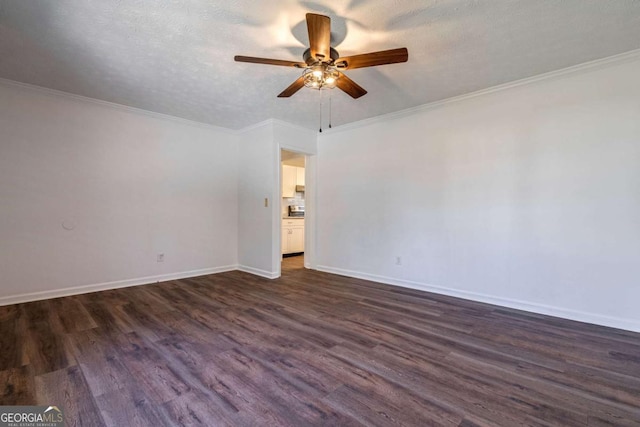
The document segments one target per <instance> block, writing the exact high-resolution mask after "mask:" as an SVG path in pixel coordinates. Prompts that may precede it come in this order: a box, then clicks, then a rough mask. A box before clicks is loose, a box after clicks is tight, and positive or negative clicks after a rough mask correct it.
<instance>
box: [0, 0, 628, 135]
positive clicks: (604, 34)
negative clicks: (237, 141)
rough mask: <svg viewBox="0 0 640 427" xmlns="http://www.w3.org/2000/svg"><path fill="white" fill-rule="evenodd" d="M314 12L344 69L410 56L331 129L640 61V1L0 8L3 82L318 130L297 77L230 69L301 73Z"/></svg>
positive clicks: (288, 1) (206, 0)
mask: <svg viewBox="0 0 640 427" xmlns="http://www.w3.org/2000/svg"><path fill="white" fill-rule="evenodd" d="M307 12H317V13H322V14H327V15H329V16H330V17H331V19H332V32H333V36H332V37H333V39H334V42H333V46H334V47H335V48H337V50H338V51H339V52H340V54H341V55H343V56H347V55H352V54H358V53H366V52H371V51H377V50H385V49H391V48H397V47H403V46H406V47H407V48H408V49H409V61H408V62H407V63H404V64H394V65H386V66H381V67H376V68H365V69H357V70H352V71H349V72H347V74H348V75H349V77H351V78H352V79H354V80H355V81H356V82H358V83H359V84H360V85H361V86H363V87H364V88H365V89H367V90H368V92H369V93H368V94H367V95H365V96H364V97H362V98H360V99H358V100H353V99H351V98H350V97H348V96H347V95H346V94H344V93H342V92H340V91H339V90H338V89H335V90H333V91H331V96H332V107H333V108H332V109H333V125H334V127H335V126H339V125H341V124H345V123H349V122H353V121H357V120H361V119H364V118H368V117H372V116H377V115H381V114H384V113H389V112H392V111H397V110H402V109H405V108H409V107H413V106H416V105H420V104H425V103H429V102H433V101H437V100H441V99H445V98H449V97H452V96H456V95H461V94H464V93H469V92H473V91H477V90H480V89H484V88H487V87H491V86H495V85H498V84H501V83H506V82H509V81H514V80H518V79H521V78H525V77H529V76H533V75H536V74H541V73H544V72H548V71H552V70H557V69H561V68H565V67H567V66H571V65H575V64H579V63H583V62H586V61H590V60H594V59H598V58H603V57H607V56H611V55H614V54H618V53H622V52H626V51H629V50H634V49H638V48H640V1H639V0H406V1H398V0H395V1H372V0H350V1H333V0H318V1H317V2H306V1H293V0H263V1H259V2H258V1H250V0H234V1H231V0H227V1H212V0H190V1H189V0H155V1H152V0H118V1H116V0H109V1H104V0H55V1H46V0H22V1H17V0H0V78H5V79H11V80H16V81H20V82H25V83H30V84H34V85H38V86H44V87H47V88H52V89H57V90H61V91H65V92H70V93H74V94H79V95H83V96H87V97H91V98H97V99H101V100H105V101H110V102H115V103H118V104H124V105H128V106H133V107H138V108H142V109H146V110H150V111H155V112H159V113H164V114H169V115H173V116H177V117H182V118H186V119H190V120H195V121H199V122H204V123H210V124H214V125H218V126H223V127H226V128H232V129H240V128H243V127H245V126H248V125H251V124H254V123H257V122H260V121H263V120H266V119H269V118H276V119H280V120H285V121H288V122H291V123H295V124H298V125H302V126H305V127H308V128H312V129H315V128H317V127H318V112H319V92H318V91H314V90H310V89H303V90H301V91H300V92H298V93H297V94H296V95H294V96H293V97H292V98H288V99H287V98H284V99H279V98H276V95H277V94H278V93H280V92H281V91H282V90H283V89H284V88H285V87H287V86H288V85H289V84H290V83H291V82H293V81H294V80H295V79H296V78H297V77H298V76H299V73H300V70H298V69H295V68H285V67H275V66H267V65H256V64H243V63H236V62H234V61H233V56H234V55H237V54H240V55H248V56H260V57H269V58H277V59H287V60H300V59H301V55H302V52H303V51H304V49H305V45H307V44H308V41H307V35H306V26H305V24H304V16H305V13H307ZM326 95H327V94H326V93H325V96H326ZM325 101H326V98H325ZM325 108H326V102H325ZM326 115H327V114H326V111H325V126H326Z"/></svg>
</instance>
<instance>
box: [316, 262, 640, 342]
mask: <svg viewBox="0 0 640 427" xmlns="http://www.w3.org/2000/svg"><path fill="white" fill-rule="evenodd" d="M317 269H318V270H319V271H324V272H326V273H333V274H338V275H340V276H347V277H354V278H356V279H364V280H370V281H372V282H378V283H384V284H387V285H393V286H401V287H403V288H411V289H417V290H420V291H426V292H433V293H435V294H441V295H448V296H452V297H457V298H463V299H466V300H471V301H477V302H483V303H487V304H493V305H499V306H502V307H509V308H515V309H517V310H523V311H529V312H532V313H537V314H545V315H548V316H554V317H561V318H563V319H569V320H576V321H578V322H585V323H591V324H594V325H601V326H608V327H612V328H618V329H624V330H627V331H632V332H640V321H637V320H634V319H625V318H621V317H611V316H604V315H601V314H594V313H587V312H584V311H577V310H572V309H568V308H562V307H555V306H550V305H544V304H539V303H533V302H527V301H520V300H514V299H510V298H503V297H498V296H494V295H486V294H480V293H476V292H469V291H464V290H460V289H451V288H444V287H440V286H434V285H429V284H426V283H419V282H412V281H409V280H402V279H396V278H392V277H386V276H378V275H375V274H369V273H362V272H360V271H352V270H345V269H342V268H335V267H329V266H326V265H318V266H317Z"/></svg>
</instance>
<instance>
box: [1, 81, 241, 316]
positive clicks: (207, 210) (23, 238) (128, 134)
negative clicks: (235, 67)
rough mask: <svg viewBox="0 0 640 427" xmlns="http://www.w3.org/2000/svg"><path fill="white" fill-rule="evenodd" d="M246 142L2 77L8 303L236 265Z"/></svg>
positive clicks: (3, 277) (4, 288) (3, 290)
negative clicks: (240, 157)
mask: <svg viewBox="0 0 640 427" xmlns="http://www.w3.org/2000/svg"><path fill="white" fill-rule="evenodd" d="M237 154H238V153H237V136H236V135H234V134H231V133H229V132H227V131H223V130H221V129H218V128H214V127H210V126H204V125H203V126H201V125H197V124H191V123H189V122H186V121H181V120H178V119H171V118H168V117H162V116H160V115H151V114H145V113H143V112H140V111H136V110H133V109H125V108H116V107H114V106H110V105H107V104H104V103H98V102H92V101H88V100H83V99H79V98H75V97H72V96H66V95H59V94H54V93H51V92H45V91H41V90H35V89H33V88H27V87H24V86H20V85H11V84H7V83H2V84H0V278H1V279H0V303H9V302H14V301H18V300H24V299H34V298H37V297H43V298H44V297H48V296H52V295H58V294H63V293H77V292H79V291H80V290H81V289H80V288H79V287H82V286H87V285H96V284H105V282H109V283H106V284H105V285H104V286H102V287H114V286H120V285H126V284H135V283H142V282H149V281H153V280H155V279H158V280H161V279H165V278H169V277H180V276H185V275H194V274H204V273H206V272H211V271H218V270H221V269H229V268H234V267H235V265H236V264H237ZM63 222H65V224H66V225H67V226H68V227H74V229H73V230H65V229H64V228H63V226H62V224H63ZM158 253H164V254H165V261H164V263H158V262H156V255H157V254H158ZM111 282H115V283H111ZM99 287H100V286H98V288H99ZM64 288H75V289H70V290H66V291H61V289H64ZM83 289H84V290H88V289H90V288H83ZM38 292H40V294H38V295H31V296H27V297H24V295H25V294H31V293H38ZM21 295H22V296H21Z"/></svg>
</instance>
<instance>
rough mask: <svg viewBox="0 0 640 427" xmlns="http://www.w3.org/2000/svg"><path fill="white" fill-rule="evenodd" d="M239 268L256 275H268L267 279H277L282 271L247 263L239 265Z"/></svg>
mask: <svg viewBox="0 0 640 427" xmlns="http://www.w3.org/2000/svg"><path fill="white" fill-rule="evenodd" d="M237 270H240V271H244V272H245V273H250V274H255V275H256V276H260V277H266V278H267V279H277V278H278V277H280V273H278V272H275V271H267V270H260V269H259V268H253V267H247V266H246V265H239V266H238V267H237Z"/></svg>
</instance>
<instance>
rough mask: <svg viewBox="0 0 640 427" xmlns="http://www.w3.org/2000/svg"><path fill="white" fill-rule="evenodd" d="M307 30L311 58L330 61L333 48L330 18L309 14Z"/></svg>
mask: <svg viewBox="0 0 640 427" xmlns="http://www.w3.org/2000/svg"><path fill="white" fill-rule="evenodd" d="M307 30H308V31H309V49H310V51H311V57H313V58H316V59H319V60H320V61H328V60H329V59H330V56H329V49H330V48H331V19H330V18H329V17H328V16H324V15H317V14H315V13H307Z"/></svg>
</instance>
